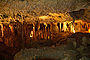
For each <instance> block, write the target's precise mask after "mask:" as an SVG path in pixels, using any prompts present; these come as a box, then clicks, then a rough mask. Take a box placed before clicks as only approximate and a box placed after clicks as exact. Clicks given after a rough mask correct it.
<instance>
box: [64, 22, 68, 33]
mask: <svg viewBox="0 0 90 60" xmlns="http://www.w3.org/2000/svg"><path fill="white" fill-rule="evenodd" d="M66 29H67V23H66V22H63V30H64V32H65V31H66Z"/></svg>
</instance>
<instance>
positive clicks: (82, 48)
mask: <svg viewBox="0 0 90 60" xmlns="http://www.w3.org/2000/svg"><path fill="white" fill-rule="evenodd" d="M63 39H64V38H63ZM63 39H61V40H63ZM61 40H58V41H57V42H55V43H54V44H52V45H50V46H46V47H37V48H29V49H27V48H26V49H21V51H20V52H18V53H17V54H16V55H15V57H14V60H90V52H89V51H90V34H89V33H75V34H72V35H70V36H69V37H67V38H65V40H64V43H61V42H62V41H61ZM49 43H50V42H49Z"/></svg>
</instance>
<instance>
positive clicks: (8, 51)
mask: <svg viewBox="0 0 90 60" xmlns="http://www.w3.org/2000/svg"><path fill="white" fill-rule="evenodd" d="M18 51H19V50H18V49H15V48H11V47H7V46H6V45H5V44H4V43H1V42H0V60H13V57H14V55H15V54H16V53H17V52H18Z"/></svg>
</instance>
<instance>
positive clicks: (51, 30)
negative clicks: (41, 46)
mask: <svg viewBox="0 0 90 60" xmlns="http://www.w3.org/2000/svg"><path fill="white" fill-rule="evenodd" d="M50 32H51V37H50V38H51V40H53V23H51V24H50Z"/></svg>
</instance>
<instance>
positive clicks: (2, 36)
mask: <svg viewBox="0 0 90 60" xmlns="http://www.w3.org/2000/svg"><path fill="white" fill-rule="evenodd" d="M0 25H1V31H2V37H3V36H4V34H3V24H0Z"/></svg>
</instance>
